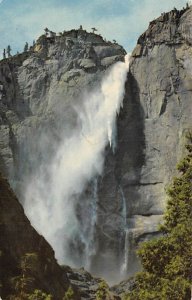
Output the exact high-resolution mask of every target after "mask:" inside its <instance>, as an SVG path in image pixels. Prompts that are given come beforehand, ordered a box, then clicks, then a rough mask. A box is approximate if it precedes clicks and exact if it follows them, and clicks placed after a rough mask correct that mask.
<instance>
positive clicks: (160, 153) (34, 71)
mask: <svg viewBox="0 0 192 300" xmlns="http://www.w3.org/2000/svg"><path fill="white" fill-rule="evenodd" d="M191 23H192V8H191V7H190V8H186V9H184V10H182V11H177V10H176V9H174V10H173V11H171V12H169V13H166V14H162V15H161V16H160V17H159V18H158V19H156V20H154V21H152V22H151V23H150V25H149V28H148V30H147V31H146V32H145V33H144V34H142V35H141V37H140V38H139V39H138V43H137V46H136V48H135V49H134V51H133V53H132V57H131V63H130V69H129V72H128V74H127V82H126V85H125V96H124V100H123V107H122V108H121V111H120V113H119V115H118V118H117V148H116V151H115V152H113V151H112V149H111V148H110V147H109V146H107V147H106V149H105V163H104V169H103V172H102V175H101V176H99V177H98V178H96V179H97V208H96V211H97V222H96V224H94V252H93V254H92V256H91V262H90V270H91V271H92V272H93V273H95V274H98V275H103V276H106V278H108V279H109V280H111V281H118V280H119V279H121V278H123V277H126V276H127V274H133V273H134V272H135V271H136V270H137V269H138V268H139V263H138V261H137V258H136V255H135V249H136V248H137V246H138V243H139V242H141V241H142V240H144V239H147V238H151V237H152V236H154V235H156V234H158V229H157V225H158V224H159V223H160V222H161V219H162V214H163V211H164V208H165V204H166V197H165V187H166V186H167V184H168V182H169V180H170V178H171V177H172V176H173V172H174V169H175V165H176V162H177V161H178V159H179V158H180V156H181V154H182V149H183V137H184V135H185V132H186V131H187V130H188V129H189V128H191V126H192V124H191V123H192V122H191V115H192V105H191V96H192V59H191V57H192V56H191V54H192V53H191V52H192V47H191V46H192V33H191ZM124 55H125V50H124V49H123V48H122V47H121V46H119V45H118V44H116V43H115V44H114V43H110V42H107V41H104V40H103V38H102V37H101V36H99V35H95V34H92V33H87V32H86V31H84V30H82V29H79V30H72V31H70V32H64V33H63V34H62V35H60V36H52V37H46V36H45V35H43V36H41V37H40V38H39V39H38V41H37V42H36V44H35V46H34V47H33V48H31V50H30V51H29V52H25V53H23V54H19V55H17V56H14V57H12V58H10V59H6V60H2V61H1V62H0V83H1V86H0V92H1V97H0V98H1V99H0V117H1V119H0V122H1V123H0V124H1V125H0V167H1V170H2V172H3V173H4V174H5V175H6V176H8V177H9V180H10V182H11V185H12V187H13V188H14V190H15V191H16V192H17V195H19V196H20V199H21V202H23V201H24V199H23V194H22V191H23V190H24V187H25V185H26V182H27V181H28V178H30V175H31V174H33V172H34V170H35V169H36V168H37V167H38V165H39V164H40V163H42V162H43V163H44V164H46V163H48V162H49V160H50V158H51V157H52V154H53V153H54V151H55V149H56V148H57V147H58V145H59V143H60V139H61V135H66V136H70V135H71V134H72V133H73V132H74V131H75V128H77V127H78V126H79V123H78V111H77V109H74V107H75V106H76V105H77V104H78V105H79V106H81V105H82V101H83V97H82V94H83V93H84V92H85V91H90V90H92V89H94V88H95V87H97V85H98V84H99V83H100V82H101V80H102V77H103V75H104V74H105V72H106V71H107V69H108V68H109V67H110V66H111V65H112V64H114V63H115V62H117V61H123V60H124ZM42 141H43V142H42ZM42 145H43V146H42ZM74 161H75V158H74ZM93 182H94V179H93V181H92V182H89V183H87V187H86V189H85V190H84V192H83V194H82V195H81V197H80V199H81V200H82V201H81V202H79V203H80V204H78V205H77V211H76V213H77V214H78V218H79V219H80V224H81V223H83V222H81V221H82V220H81V219H82V218H84V217H85V213H84V212H85V211H86V209H85V208H86V207H88V208H89V203H87V202H88V201H87V200H86V199H88V200H89V199H91V198H94V195H93V194H94V191H95V190H94V187H93V185H94V184H93ZM83 201H84V202H83ZM88 211H89V210H88ZM81 225H82V224H81ZM75 246H76V248H75V247H72V252H73V250H77V249H78V251H79V253H78V255H77V260H79V261H81V256H82V252H83V249H84V248H83V246H82V244H81V243H80V244H79V247H78V245H75ZM79 264H81V262H80V263H79Z"/></svg>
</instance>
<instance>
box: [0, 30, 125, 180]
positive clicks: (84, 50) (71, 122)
mask: <svg viewBox="0 0 192 300" xmlns="http://www.w3.org/2000/svg"><path fill="white" fill-rule="evenodd" d="M124 55H125V50H124V49H123V48H122V47H121V46H119V45H118V44H112V43H110V42H105V41H104V40H103V38H102V37H101V36H99V35H96V34H92V33H87V32H86V31H84V30H81V29H80V30H71V31H69V32H64V33H63V34H62V35H61V36H54V37H46V36H45V35H43V36H41V37H40V38H39V39H38V41H37V42H36V44H35V46H34V47H33V48H31V50H30V51H29V52H25V53H23V54H19V55H16V56H14V57H13V58H11V59H5V60H2V61H1V62H0V163H1V170H2V172H3V173H4V174H6V175H8V176H9V178H14V182H15V183H16V181H20V180H21V177H22V178H23V174H24V173H25V175H26V170H27V169H29V168H31V166H32V164H31V161H33V168H35V166H36V163H37V161H39V155H41V152H42V149H41V150H40V151H39V153H37V151H38V150H37V149H35V147H36V148H38V147H37V146H35V145H34V144H35V143H34V140H35V138H36V137H37V138H38V140H40V139H41V137H42V136H43V133H45V131H46V134H47V135H50V137H52V138H53V139H54V140H55V144H57V142H58V137H59V133H60V131H61V127H62V130H63V127H64V133H63V134H68V135H69V134H70V132H71V131H73V130H74V128H75V126H77V112H76V110H75V109H74V107H75V106H76V105H80V101H81V93H82V91H84V90H91V89H92V88H93V87H95V86H96V83H98V82H99V81H100V80H101V77H102V74H103V73H104V72H105V70H106V68H107V67H109V66H110V65H111V64H113V63H114V62H116V61H123V60H124ZM61 108H62V111H61V112H60V110H61ZM55 118H57V120H55ZM58 120H59V121H58ZM63 122H65V126H63ZM31 136H33V141H31ZM48 139H49V138H48ZM53 144H54V143H53ZM50 148H51V146H50V145H49V147H47V151H46V153H47V159H48V158H49V154H50V153H51V152H52V150H54V149H53V148H54V145H52V149H50ZM33 153H35V157H34V155H33ZM32 156H33V157H32ZM23 157H25V158H26V162H25V163H21V160H23ZM29 157H31V158H30V159H29V160H30V163H27V160H28V158H29ZM29 172H30V170H29ZM22 180H23V179H22Z"/></svg>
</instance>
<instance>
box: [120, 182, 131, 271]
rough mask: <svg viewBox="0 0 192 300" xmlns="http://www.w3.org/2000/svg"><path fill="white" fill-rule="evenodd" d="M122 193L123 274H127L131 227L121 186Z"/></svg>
mask: <svg viewBox="0 0 192 300" xmlns="http://www.w3.org/2000/svg"><path fill="white" fill-rule="evenodd" d="M120 193H121V199H122V213H121V214H122V218H123V222H122V223H123V226H122V227H123V228H122V230H123V232H124V235H123V236H124V249H123V252H124V254H123V262H122V265H121V274H122V275H127V271H128V265H129V229H128V226H127V204H126V199H125V195H124V191H123V188H122V187H121V186H120Z"/></svg>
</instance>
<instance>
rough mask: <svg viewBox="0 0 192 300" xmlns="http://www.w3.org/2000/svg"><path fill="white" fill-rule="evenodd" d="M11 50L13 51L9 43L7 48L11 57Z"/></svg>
mask: <svg viewBox="0 0 192 300" xmlns="http://www.w3.org/2000/svg"><path fill="white" fill-rule="evenodd" d="M11 51H12V49H11V46H10V45H8V46H7V50H6V52H7V55H8V57H11Z"/></svg>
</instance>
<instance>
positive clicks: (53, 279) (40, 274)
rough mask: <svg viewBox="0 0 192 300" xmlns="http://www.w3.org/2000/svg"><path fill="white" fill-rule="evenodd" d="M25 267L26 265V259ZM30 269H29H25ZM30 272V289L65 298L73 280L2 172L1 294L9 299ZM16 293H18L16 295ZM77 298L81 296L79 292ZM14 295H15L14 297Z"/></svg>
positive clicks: (0, 179)
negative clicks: (16, 280) (27, 215)
mask: <svg viewBox="0 0 192 300" xmlns="http://www.w3.org/2000/svg"><path fill="white" fill-rule="evenodd" d="M25 259H28V261H26V264H28V266H27V265H26V266H25V267H24V266H23V264H24V260H25ZM26 269H27V271H26ZM26 272H28V273H30V279H31V285H30V289H29V290H30V292H31V293H32V292H33V291H34V290H35V289H39V290H42V291H44V292H46V293H50V294H52V295H53V297H54V299H58V300H59V299H62V297H63V296H64V294H65V292H66V291H67V289H68V287H69V285H70V281H69V279H68V277H67V273H66V272H65V271H64V270H62V268H61V267H60V266H59V265H58V264H57V262H56V260H55V258H54V251H53V250H52V248H51V247H50V246H49V244H48V243H47V242H46V241H45V239H44V238H43V237H42V236H40V235H39V234H38V233H37V232H36V231H35V230H34V229H33V228H32V227H31V225H30V222H29V221H28V219H27V218H26V216H25V215H24V211H23V208H22V206H21V204H20V203H19V202H18V200H17V198H16V197H15V195H14V193H13V191H12V190H11V189H10V187H9V184H8V182H7V181H6V180H5V179H4V178H3V177H1V176H0V283H1V284H0V286H1V288H0V295H1V297H2V299H9V296H10V295H15V292H16V291H15V289H14V287H15V286H16V283H15V284H14V280H15V279H16V278H17V279H18V281H19V280H20V279H21V278H24V277H25V276H26ZM15 296H16V295H15ZM74 298H76V299H80V297H79V296H78V294H77V292H76V294H75V293H74ZM14 299H15V298H14Z"/></svg>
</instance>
